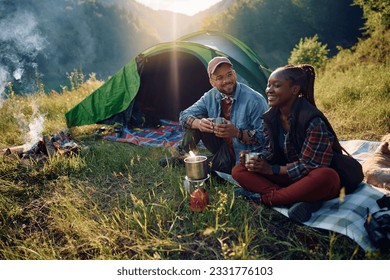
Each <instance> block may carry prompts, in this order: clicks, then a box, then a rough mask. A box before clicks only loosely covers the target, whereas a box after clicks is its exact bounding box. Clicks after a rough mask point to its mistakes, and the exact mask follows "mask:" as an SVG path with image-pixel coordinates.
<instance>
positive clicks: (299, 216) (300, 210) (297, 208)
mask: <svg viewBox="0 0 390 280" xmlns="http://www.w3.org/2000/svg"><path fill="white" fill-rule="evenodd" d="M322 204H323V202H322V201H313V202H298V203H295V204H294V205H293V206H291V207H290V208H289V209H288V217H289V218H290V219H291V220H293V221H294V222H297V223H301V224H303V223H304V222H307V221H308V220H310V218H311V215H312V214H313V213H314V212H315V211H317V210H318V209H320V208H321V206H322Z"/></svg>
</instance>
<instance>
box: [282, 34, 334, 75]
mask: <svg viewBox="0 0 390 280" xmlns="http://www.w3.org/2000/svg"><path fill="white" fill-rule="evenodd" d="M326 47H327V45H326V44H325V45H323V44H322V43H321V42H319V41H318V35H317V34H316V35H314V36H313V37H312V38H304V39H302V38H301V39H300V40H299V43H298V44H297V45H295V48H294V49H293V50H292V51H291V56H290V58H289V59H288V63H290V64H303V63H305V64H311V65H313V66H314V67H315V68H322V67H323V66H324V65H325V63H326V60H327V59H328V53H329V50H328V49H327V48H326Z"/></svg>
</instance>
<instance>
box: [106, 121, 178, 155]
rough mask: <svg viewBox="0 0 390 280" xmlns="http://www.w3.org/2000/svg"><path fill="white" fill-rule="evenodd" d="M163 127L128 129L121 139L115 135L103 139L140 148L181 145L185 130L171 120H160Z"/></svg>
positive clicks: (124, 131)
mask: <svg viewBox="0 0 390 280" xmlns="http://www.w3.org/2000/svg"><path fill="white" fill-rule="evenodd" d="M160 123H161V125H160V126H159V127H157V128H142V129H127V128H125V129H124V130H123V133H122V135H121V137H116V136H115V134H114V133H111V134H109V135H105V136H104V137H103V138H104V139H107V140H111V141H117V142H127V143H132V144H134V145H138V146H147V147H162V148H166V147H173V146H174V147H176V146H177V145H179V143H180V141H181V139H182V137H183V134H184V130H183V128H182V126H181V125H180V123H178V122H174V121H170V120H160Z"/></svg>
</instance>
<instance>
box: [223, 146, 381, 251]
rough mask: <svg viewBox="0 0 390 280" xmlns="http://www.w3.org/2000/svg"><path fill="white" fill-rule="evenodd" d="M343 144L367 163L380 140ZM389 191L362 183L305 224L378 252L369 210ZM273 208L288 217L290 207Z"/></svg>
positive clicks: (329, 202)
mask: <svg viewBox="0 0 390 280" xmlns="http://www.w3.org/2000/svg"><path fill="white" fill-rule="evenodd" d="M341 144H342V145H343V147H344V148H345V149H346V150H347V151H348V152H349V153H350V154H351V155H353V156H354V157H355V158H356V159H358V160H359V161H360V162H361V163H363V162H364V160H365V159H366V158H367V156H369V155H370V154H372V153H373V152H374V151H375V149H376V148H377V147H378V146H379V144H380V142H369V141H361V140H351V141H342V142H341ZM217 173H218V175H219V176H220V177H222V178H223V179H225V180H227V181H229V182H231V183H233V184H235V185H237V186H239V185H238V183H237V182H236V181H235V180H234V179H233V178H232V177H231V176H230V175H229V174H225V173H220V172H217ZM385 193H386V191H384V190H381V189H378V188H375V187H373V186H371V185H369V184H367V183H364V182H362V183H361V184H360V185H359V188H358V189H357V190H356V191H355V192H354V193H353V194H349V195H346V196H345V197H344V201H340V199H339V198H334V199H331V200H328V201H326V202H325V203H324V204H323V205H322V207H321V208H320V209H319V210H318V211H316V212H315V213H313V215H312V217H311V219H310V220H308V221H307V222H305V223H304V224H305V225H307V226H310V227H314V228H320V229H326V230H330V231H334V232H338V233H340V234H343V235H346V236H348V237H349V238H351V239H352V240H354V241H355V242H356V243H357V244H358V245H359V246H360V247H361V248H362V249H363V250H365V251H367V252H370V251H374V250H375V249H376V248H375V246H374V245H373V244H371V242H370V240H369V238H368V235H367V232H366V230H365V228H364V222H365V220H366V217H367V209H369V211H370V212H371V213H373V212H375V211H378V210H379V206H378V204H377V202H376V200H377V199H379V198H381V197H383V195H384V194H385ZM273 209H275V210H276V211H278V212H280V213H281V214H283V215H284V216H286V217H288V214H287V210H288V209H287V208H283V207H273Z"/></svg>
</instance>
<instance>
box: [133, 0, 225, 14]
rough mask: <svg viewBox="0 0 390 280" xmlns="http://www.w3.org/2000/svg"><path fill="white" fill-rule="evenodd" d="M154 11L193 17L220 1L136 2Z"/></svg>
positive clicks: (145, 0) (174, 0)
mask: <svg viewBox="0 0 390 280" xmlns="http://www.w3.org/2000/svg"><path fill="white" fill-rule="evenodd" d="M136 1H137V2H139V3H142V4H144V5H146V6H148V7H150V8H152V9H155V10H168V11H172V12H176V13H181V14H185V15H190V16H192V15H194V14H196V13H198V12H200V11H203V10H205V9H207V8H209V7H211V6H212V5H214V4H216V3H218V2H220V1H221V0H136Z"/></svg>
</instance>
